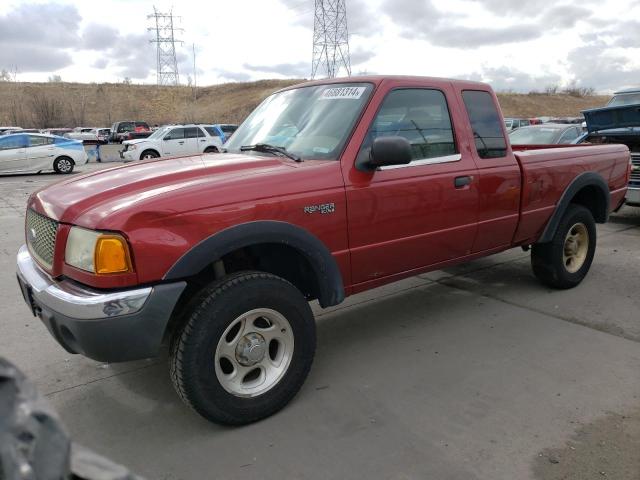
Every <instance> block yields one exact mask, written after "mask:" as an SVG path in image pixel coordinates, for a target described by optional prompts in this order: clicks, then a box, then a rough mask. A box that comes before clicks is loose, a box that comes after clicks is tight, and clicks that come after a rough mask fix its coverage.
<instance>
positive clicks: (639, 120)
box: [582, 105, 640, 133]
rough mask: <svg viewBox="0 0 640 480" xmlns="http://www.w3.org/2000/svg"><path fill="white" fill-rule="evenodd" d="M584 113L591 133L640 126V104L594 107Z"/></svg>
mask: <svg viewBox="0 0 640 480" xmlns="http://www.w3.org/2000/svg"><path fill="white" fill-rule="evenodd" d="M582 113H583V114H584V118H585V120H586V122H587V130H588V131H589V133H593V132H598V131H601V130H610V129H614V128H628V127H640V105H623V106H619V107H603V108H593V109H590V110H585V111H583V112H582Z"/></svg>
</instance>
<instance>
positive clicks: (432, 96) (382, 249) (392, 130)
mask: <svg viewBox="0 0 640 480" xmlns="http://www.w3.org/2000/svg"><path fill="white" fill-rule="evenodd" d="M455 102H456V99H455V96H454V95H453V93H452V92H451V91H449V88H447V87H444V86H442V85H440V86H438V87H437V88H435V87H434V88H426V87H424V88H423V87H420V88H404V87H399V88H394V89H390V91H388V92H387V93H386V95H385V97H384V99H383V101H382V105H381V107H380V109H379V111H378V112H377V114H376V116H375V117H374V118H373V121H372V122H371V124H370V126H369V129H368V131H367V133H366V136H365V139H364V141H363V143H362V146H361V147H360V151H359V153H358V157H357V158H358V160H357V161H356V163H357V164H360V161H361V160H362V158H361V157H362V156H364V157H368V155H369V152H370V148H371V145H372V143H373V140H374V139H375V138H376V137H381V136H392V137H393V136H401V137H404V138H406V139H407V140H408V141H409V143H410V144H411V150H412V158H413V160H412V161H411V163H409V164H406V165H394V166H386V167H380V168H378V169H377V170H373V171H371V170H370V171H362V170H361V169H359V168H358V167H352V170H351V171H350V172H349V174H348V175H346V176H345V177H347V178H345V180H346V183H347V185H346V187H347V190H346V192H347V206H348V209H347V211H348V218H349V242H350V251H351V264H352V275H353V277H352V280H353V283H354V285H356V286H357V285H358V284H360V285H361V286H362V287H363V288H366V286H367V284H371V283H372V282H374V283H375V282H376V281H378V280H379V279H382V278H385V277H386V278H389V277H393V276H395V275H403V274H404V275H406V274H407V273H409V272H412V271H417V270H419V269H421V268H424V267H427V266H431V265H436V264H439V263H443V262H447V261H450V260H452V259H457V258H460V257H463V256H465V255H468V254H469V253H470V252H471V248H472V246H473V240H474V237H475V234H476V230H477V218H478V211H477V209H478V187H477V182H476V181H475V177H476V171H477V170H476V165H475V162H474V159H473V158H472V156H471V154H470V152H469V148H468V146H466V145H464V144H461V143H460V142H459V141H458V139H459V138H464V136H463V135H461V134H460V133H459V132H457V131H456V130H457V128H455V127H454V123H453V122H452V121H451V115H450V113H449V112H450V109H449V103H451V104H454V105H455ZM459 123H460V122H456V124H458V125H459Z"/></svg>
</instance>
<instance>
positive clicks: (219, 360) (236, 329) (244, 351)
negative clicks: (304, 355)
mask: <svg viewBox="0 0 640 480" xmlns="http://www.w3.org/2000/svg"><path fill="white" fill-rule="evenodd" d="M293 348H294V339H293V331H292V330H291V325H290V324H289V321H288V320H287V319H286V318H285V317H284V316H283V315H282V314H280V313H278V312H276V311H275V310H271V309H269V308H258V309H255V310H251V311H249V312H247V313H245V314H243V315H240V316H239V317H238V318H236V319H235V320H234V321H233V322H231V323H230V324H229V326H228V327H227V328H226V330H225V331H224V333H223V334H222V336H221V337H220V340H219V341H218V346H217V348H216V352H215V371H216V376H217V378H218V381H219V382H220V385H222V388H224V389H225V390H226V391H227V392H229V393H231V394H233V395H236V396H239V397H255V396H258V395H262V394H263V393H265V392H267V391H268V390H270V389H271V388H273V387H274V386H275V385H276V384H277V383H278V382H279V381H280V380H281V379H282V377H284V375H285V373H286V372H287V370H288V368H289V365H290V364H291V358H292V356H293Z"/></svg>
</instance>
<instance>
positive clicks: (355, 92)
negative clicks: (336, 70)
mask: <svg viewBox="0 0 640 480" xmlns="http://www.w3.org/2000/svg"><path fill="white" fill-rule="evenodd" d="M366 89H367V87H337V88H327V89H326V90H325V91H324V92H322V96H321V97H320V100H334V99H342V98H346V99H354V100H357V99H358V98H360V97H361V96H362V94H363V93H364V91H365V90H366Z"/></svg>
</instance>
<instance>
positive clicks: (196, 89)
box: [192, 43, 198, 101]
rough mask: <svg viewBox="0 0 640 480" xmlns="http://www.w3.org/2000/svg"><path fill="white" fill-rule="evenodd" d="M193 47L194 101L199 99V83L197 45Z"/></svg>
mask: <svg viewBox="0 0 640 480" xmlns="http://www.w3.org/2000/svg"><path fill="white" fill-rule="evenodd" d="M192 47H193V100H194V101H195V100H197V99H198V82H197V81H196V44H195V43H194V44H192Z"/></svg>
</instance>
